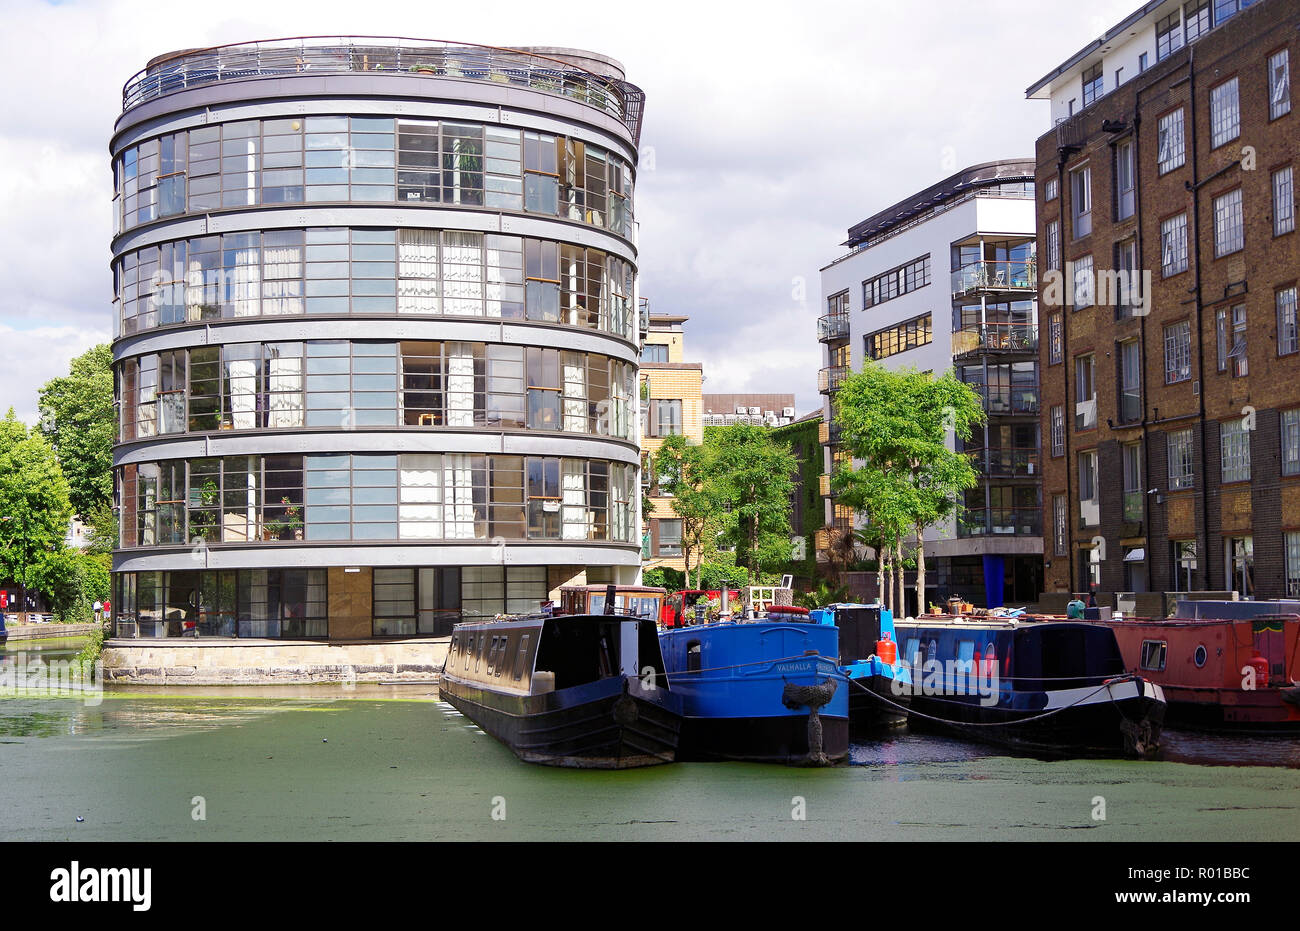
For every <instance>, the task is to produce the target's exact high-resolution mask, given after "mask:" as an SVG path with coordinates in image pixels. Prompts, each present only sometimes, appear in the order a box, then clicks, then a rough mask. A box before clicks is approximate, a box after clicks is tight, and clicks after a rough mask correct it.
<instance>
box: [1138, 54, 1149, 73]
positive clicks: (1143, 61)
mask: <svg viewBox="0 0 1300 931" xmlns="http://www.w3.org/2000/svg"><path fill="white" fill-rule="evenodd" d="M1149 57H1150V53H1149V52H1143V53H1142V54H1141V55H1139V56H1138V74H1141V73H1142V72H1144V71H1146V70H1147V68H1148V67H1149V65H1148V64H1147V62H1148V59H1149Z"/></svg>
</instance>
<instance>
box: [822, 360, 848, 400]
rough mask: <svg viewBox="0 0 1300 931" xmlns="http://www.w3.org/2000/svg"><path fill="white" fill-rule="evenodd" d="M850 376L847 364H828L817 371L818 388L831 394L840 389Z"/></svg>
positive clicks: (824, 392) (823, 392)
mask: <svg viewBox="0 0 1300 931" xmlns="http://www.w3.org/2000/svg"><path fill="white" fill-rule="evenodd" d="M848 377H849V367H848V366H847V365H828V366H827V367H826V368H824V369H822V370H821V371H819V372H818V373H817V390H818V391H819V392H821V393H822V394H831V393H833V392H836V391H839V390H840V385H842V384H844V379H846V378H848Z"/></svg>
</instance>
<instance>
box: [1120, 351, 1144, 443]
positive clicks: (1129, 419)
mask: <svg viewBox="0 0 1300 931" xmlns="http://www.w3.org/2000/svg"><path fill="white" fill-rule="evenodd" d="M1117 362H1118V367H1119V410H1118V411H1117V413H1118V414H1119V420H1120V422H1121V423H1133V422H1134V421H1137V420H1141V419H1142V381H1141V378H1142V359H1141V353H1140V351H1139V346H1138V341H1137V340H1136V339H1130V340H1125V341H1124V342H1122V343H1120V344H1119V359H1118V360H1117Z"/></svg>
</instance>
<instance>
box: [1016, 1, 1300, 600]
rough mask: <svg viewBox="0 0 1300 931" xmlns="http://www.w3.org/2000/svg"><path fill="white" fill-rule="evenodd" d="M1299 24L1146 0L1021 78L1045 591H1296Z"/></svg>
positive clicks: (1211, 6)
mask: <svg viewBox="0 0 1300 931" xmlns="http://www.w3.org/2000/svg"><path fill="white" fill-rule="evenodd" d="M1298 27H1300V6H1297V5H1296V4H1295V3H1294V2H1290V0H1262V2H1258V3H1254V4H1251V3H1248V2H1245V0H1240V2H1232V0H1217V2H1209V0H1203V2H1198V0H1193V2H1188V3H1182V2H1176V0H1167V2H1155V3H1147V4H1146V5H1145V6H1143V7H1142V8H1141V9H1139V10H1137V11H1136V12H1135V13H1133V14H1132V15H1131V16H1130V17H1128V18H1127V19H1126V20H1125V21H1124V22H1121V23H1120V24H1118V25H1117V26H1115V27H1114V28H1113V29H1111V30H1109V31H1108V32H1107V33H1106V35H1105V36H1103V37H1102V38H1101V39H1099V40H1096V41H1094V42H1092V43H1091V44H1090V45H1088V46H1087V47H1086V48H1084V49H1083V50H1082V51H1080V52H1079V53H1077V54H1076V55H1074V56H1073V57H1072V58H1070V59H1069V60H1068V61H1066V62H1064V63H1062V64H1061V65H1060V66H1059V67H1058V68H1056V69H1055V70H1053V71H1052V72H1051V73H1050V74H1049V75H1047V76H1046V77H1044V78H1042V79H1041V80H1040V81H1039V82H1037V83H1036V84H1034V85H1033V86H1032V87H1030V88H1029V90H1028V92H1027V95H1028V96H1029V97H1030V98H1032V99H1044V98H1046V99H1050V100H1051V106H1052V116H1053V119H1054V121H1055V126H1054V127H1053V129H1052V130H1051V131H1049V132H1047V133H1046V134H1045V135H1043V136H1042V137H1041V138H1039V140H1038V142H1037V150H1036V161H1037V173H1036V190H1037V198H1038V200H1037V205H1038V210H1037V213H1038V240H1039V243H1040V244H1041V247H1040V250H1039V251H1040V257H1041V268H1042V269H1043V273H1042V274H1040V276H1039V278H1040V280H1039V298H1040V313H1041V315H1042V324H1043V327H1044V330H1045V333H1044V337H1045V338H1044V339H1043V340H1042V341H1041V349H1040V362H1041V371H1042V392H1043V407H1042V432H1043V439H1044V447H1045V452H1046V453H1047V455H1046V456H1045V457H1044V469H1043V502H1044V510H1045V514H1044V517H1045V521H1044V523H1045V524H1046V526H1045V528H1044V532H1045V536H1046V540H1045V542H1046V547H1045V555H1044V566H1045V582H1046V584H1045V588H1046V590H1048V591H1076V592H1078V591H1084V590H1086V589H1087V588H1088V586H1089V585H1096V586H1097V588H1098V590H1099V591H1103V592H1111V591H1146V590H1151V591H1180V590H1189V589H1190V590H1197V589H1210V590H1219V589H1236V590H1237V591H1239V592H1241V594H1242V595H1243V596H1251V597H1257V598H1270V597H1279V596H1282V595H1287V594H1290V595H1296V594H1300V331H1298V329H1297V319H1296V279H1297V274H1298V273H1300V271H1298V270H1300V246H1298V245H1297V243H1298V242H1300V238H1298V237H1297V234H1296V232H1295V194H1294V177H1293V171H1294V162H1295V159H1296V156H1297V143H1298V142H1300V123H1298V122H1297V120H1300V115H1297V114H1296V113H1294V112H1293V104H1292V93H1291V83H1290V62H1291V61H1292V60H1293V59H1294V57H1295V55H1296V48H1297V45H1300V33H1298V32H1297V28H1298ZM1116 272H1122V273H1125V274H1121V275H1116V274H1115V273H1116ZM1129 272H1132V273H1133V274H1127V273H1129ZM1148 275H1149V277H1148Z"/></svg>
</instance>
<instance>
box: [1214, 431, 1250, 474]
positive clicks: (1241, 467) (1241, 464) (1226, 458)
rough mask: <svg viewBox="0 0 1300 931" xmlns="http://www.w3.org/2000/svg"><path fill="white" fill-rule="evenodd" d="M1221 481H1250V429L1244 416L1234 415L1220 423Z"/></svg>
mask: <svg viewBox="0 0 1300 931" xmlns="http://www.w3.org/2000/svg"><path fill="white" fill-rule="evenodd" d="M1219 451H1220V468H1221V476H1220V478H1221V481H1223V483H1224V484H1227V483H1228V482H1248V481H1250V431H1249V430H1248V429H1247V428H1246V424H1245V421H1244V419H1243V418H1240V417H1234V418H1233V419H1232V420H1225V421H1224V422H1222V423H1220V424H1219Z"/></svg>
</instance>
